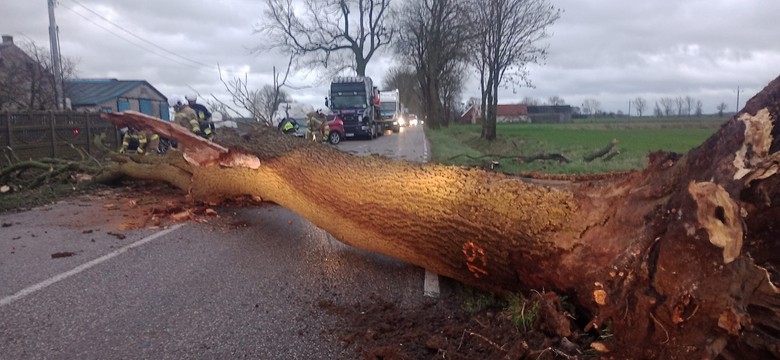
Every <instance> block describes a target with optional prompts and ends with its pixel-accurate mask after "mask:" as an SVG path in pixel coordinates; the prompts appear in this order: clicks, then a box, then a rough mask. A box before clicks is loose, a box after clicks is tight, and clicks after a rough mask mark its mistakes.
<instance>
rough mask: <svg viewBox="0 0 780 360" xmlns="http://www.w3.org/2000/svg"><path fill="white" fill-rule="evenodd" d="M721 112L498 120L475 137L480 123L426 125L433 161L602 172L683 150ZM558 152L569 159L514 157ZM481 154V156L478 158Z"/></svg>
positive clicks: (513, 169) (713, 126) (703, 135)
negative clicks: (606, 152)
mask: <svg viewBox="0 0 780 360" xmlns="http://www.w3.org/2000/svg"><path fill="white" fill-rule="evenodd" d="M726 120H727V118H714V117H702V118H694V119H689V118H677V119H675V118H672V119H663V118H662V119H654V118H647V119H641V120H630V119H625V120H613V119H593V120H590V119H589V120H586V121H576V122H573V123H569V124H498V126H497V128H496V131H497V133H498V137H497V139H496V140H495V141H485V140H482V139H480V138H479V136H480V132H481V125H451V126H450V127H449V128H446V129H440V130H431V129H427V130H426V135H427V136H428V140H429V141H430V143H431V156H432V160H433V161H434V162H438V163H442V164H450V165H461V166H484V165H485V164H487V163H489V162H490V161H491V160H498V161H499V162H500V168H499V171H502V172H507V173H523V172H534V171H538V172H545V173H557V174H583V173H604V172H612V171H627V170H633V169H641V168H643V167H644V166H645V163H646V156H647V154H648V153H649V152H653V151H659V150H662V151H671V152H678V153H685V152H687V151H688V150H690V149H692V148H694V147H696V146H698V145H700V144H701V143H702V142H703V141H704V140H705V139H707V138H708V137H709V136H711V135H712V134H713V133H714V132H715V131H716V130H717V129H718V128H719V127H720V125H721V124H722V123H723V122H724V121H726ZM613 139H616V140H618V142H619V143H618V144H617V145H615V146H614V148H613V149H612V151H613V152H615V151H618V152H619V153H618V154H616V155H615V156H613V157H612V158H611V159H609V160H605V158H606V157H604V158H599V159H596V160H593V161H591V162H585V161H584V160H583V157H584V156H586V155H589V154H592V153H593V152H595V151H597V150H599V149H601V148H603V147H605V146H607V145H608V144H609V143H610V142H611V141H612V140H613ZM539 154H561V155H563V156H565V157H566V158H568V159H569V160H571V162H570V163H560V162H557V161H552V160H537V161H533V162H528V163H518V162H517V161H514V158H515V157H518V156H532V155H539ZM480 157H482V158H480Z"/></svg>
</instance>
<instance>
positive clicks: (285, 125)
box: [280, 118, 298, 134]
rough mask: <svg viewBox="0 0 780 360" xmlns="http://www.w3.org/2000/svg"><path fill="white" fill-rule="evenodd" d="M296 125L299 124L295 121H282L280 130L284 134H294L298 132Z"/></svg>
mask: <svg viewBox="0 0 780 360" xmlns="http://www.w3.org/2000/svg"><path fill="white" fill-rule="evenodd" d="M296 125H298V123H296V122H295V120H293V119H289V118H288V119H284V120H282V123H281V127H280V130H281V131H282V133H283V134H293V133H295V132H296V130H297V129H296Z"/></svg>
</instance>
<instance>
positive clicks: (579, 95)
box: [0, 0, 780, 113]
mask: <svg viewBox="0 0 780 360" xmlns="http://www.w3.org/2000/svg"><path fill="white" fill-rule="evenodd" d="M399 1H400V0H394V2H399ZM551 2H552V4H553V5H555V6H556V7H559V8H561V9H562V10H563V11H564V12H563V14H562V16H561V18H560V19H559V20H558V22H556V24H555V25H554V26H553V27H551V28H550V33H551V35H552V36H551V37H550V38H549V39H548V40H547V42H548V44H549V52H550V53H549V56H548V58H547V60H546V61H545V63H544V64H543V65H540V66H537V65H534V66H531V67H529V70H530V80H531V81H532V83H533V85H534V87H533V88H527V87H522V88H516V87H515V88H513V87H509V88H508V89H504V90H501V96H500V103H512V102H518V101H519V100H520V99H522V98H523V97H525V96H531V97H534V98H538V99H541V100H546V99H547V98H548V97H550V96H554V95H555V96H559V97H562V98H563V99H564V100H565V101H566V103H568V104H571V105H574V106H579V105H581V104H582V101H583V100H584V99H595V100H598V101H599V102H600V103H601V105H602V109H603V110H605V111H615V112H617V111H623V112H624V113H625V112H627V111H628V102H629V100H631V99H633V98H636V97H637V96H641V97H644V98H646V99H647V100H648V102H649V104H651V106H649V107H651V108H652V104H654V102H655V101H656V100H658V99H659V98H661V97H678V96H683V97H684V96H692V97H694V98H696V99H699V100H701V101H702V102H703V104H704V112H705V113H712V112H715V111H716V110H715V107H716V106H717V105H718V104H719V103H721V102H725V103H726V104H727V105H728V109H729V111H731V110H734V109H735V107H736V102H737V88H738V87H739V88H740V89H741V90H742V91H743V92H741V93H740V107H741V106H743V105H744V102H745V100H746V99H748V98H749V97H751V96H752V95H754V94H755V93H756V92H758V91H759V90H761V89H762V88H763V87H764V86H765V85H766V84H767V83H768V82H769V81H771V80H772V79H774V78H775V77H777V76H778V75H780V40H779V39H778V35H780V21H777V19H776V17H777V14H780V1H777V0H685V1H671V0H644V1H624V0H599V1H595V0H591V1H582V0H551ZM263 4H264V1H260V0H254V1H250V0H209V1H200V0H188V1H181V0H134V1H118V0H116V1H109V0H60V1H58V5H57V7H56V9H55V14H56V21H57V24H58V25H59V30H60V47H61V51H62V55H63V57H67V58H71V59H75V60H77V61H78V67H77V70H78V75H79V77H80V78H117V79H122V80H147V81H149V82H150V83H151V84H152V85H153V86H155V87H156V88H157V89H158V90H160V91H161V92H162V93H163V94H165V95H166V96H171V95H183V94H185V93H187V92H191V91H190V90H189V89H190V87H192V88H194V89H196V90H197V91H198V92H199V93H200V94H201V95H204V96H208V95H210V94H214V95H216V96H219V97H221V98H223V99H225V100H227V96H226V92H225V89H224V86H223V85H222V84H221V82H220V80H219V75H218V72H217V64H219V65H220V66H221V68H222V69H223V76H224V77H226V78H234V77H237V76H239V77H243V76H247V77H248V79H249V83H250V86H252V87H255V88H260V87H262V86H263V85H264V84H270V83H271V80H272V78H271V72H272V67H273V66H274V65H276V66H277V68H284V67H285V66H286V58H285V57H284V55H282V54H276V53H273V52H270V51H263V52H261V53H253V52H252V51H250V49H252V48H255V47H257V46H259V45H262V44H263V41H264V39H263V36H262V35H259V34H254V33H253V28H254V26H255V25H256V24H258V23H262V22H263V21H264V19H263ZM106 19H107V20H108V21H106ZM109 21H110V22H109ZM117 25H118V26H119V27H117ZM48 26H49V22H48V12H47V1H46V0H34V1H33V0H3V1H0V34H6V35H12V36H13V37H14V39H15V41H16V42H17V43H19V42H22V41H25V40H33V41H35V42H36V43H38V44H39V45H44V46H47V47H48V44H49V42H48ZM173 54H176V55H178V56H175V55H173ZM180 56H181V57H180ZM393 62H394V59H393V56H392V54H389V53H386V54H382V55H381V57H379V58H375V59H372V62H371V63H369V65H368V71H367V72H368V75H370V76H371V77H373V78H374V82H375V83H379V84H381V83H382V78H383V76H384V72H385V71H386V70H387V68H388V66H390V65H391V64H392V63H393ZM312 78H313V75H312V74H311V73H309V74H306V73H300V74H298V75H296V76H295V78H293V79H292V81H290V82H291V83H292V84H293V85H294V86H296V87H302V88H301V89H298V90H288V91H289V92H290V93H291V94H292V95H293V98H294V99H295V100H297V101H299V102H307V103H310V104H312V105H314V106H315V107H320V106H321V104H322V103H323V99H324V97H325V96H326V95H327V86H326V84H319V85H317V84H314V83H313V82H312V80H311V79H312ZM475 79H476V77H474V76H472V79H471V80H470V82H469V84H471V86H469V87H467V88H466V89H465V94H464V101H465V100H466V99H468V97H469V96H477V94H478V85H477V83H476V82H475ZM632 112H633V111H632ZM646 113H647V111H646Z"/></svg>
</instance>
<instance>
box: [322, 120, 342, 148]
mask: <svg viewBox="0 0 780 360" xmlns="http://www.w3.org/2000/svg"><path fill="white" fill-rule="evenodd" d="M327 116H328V127H329V129H330V135H328V142H329V143H331V144H333V145H336V144H338V143H340V142H341V140H342V139H344V121H343V120H341V118H339V116H338V115H336V114H334V113H330V114H328V115H327ZM324 131H325V129H324V127H322V128H320V133H321V134H324Z"/></svg>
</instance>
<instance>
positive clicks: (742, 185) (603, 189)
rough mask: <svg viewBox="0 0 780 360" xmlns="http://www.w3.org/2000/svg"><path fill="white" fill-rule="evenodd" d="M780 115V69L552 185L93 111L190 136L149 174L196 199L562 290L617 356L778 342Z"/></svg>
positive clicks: (379, 248) (510, 281)
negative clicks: (619, 166) (718, 113)
mask: <svg viewBox="0 0 780 360" xmlns="http://www.w3.org/2000/svg"><path fill="white" fill-rule="evenodd" d="M779 114H780V80H775V81H773V82H772V83H770V84H769V86H768V87H767V88H766V89H764V91H762V92H761V93H759V94H758V95H757V96H756V97H754V98H753V99H751V100H750V101H749V102H748V103H747V105H746V108H745V109H744V110H743V111H742V112H740V113H739V114H737V115H736V116H735V117H734V118H732V119H731V120H730V121H728V122H727V123H725V124H724V125H723V126H722V127H721V129H720V130H719V131H718V132H717V133H716V134H715V135H713V136H712V137H711V138H710V139H708V140H707V141H706V142H705V143H704V144H702V145H701V146H700V147H698V148H696V149H693V150H692V151H690V152H689V153H688V154H686V155H677V154H668V153H655V154H651V155H650V156H649V163H648V166H647V168H646V169H644V170H643V171H637V172H631V173H626V174H619V175H613V176H610V177H603V178H595V177H591V178H583V179H576V178H575V179H571V180H573V181H570V182H557V183H555V185H554V186H543V185H539V184H530V183H527V182H524V181H522V180H521V179H519V178H512V177H508V176H505V175H503V174H496V173H491V172H485V171H482V170H477V169H464V168H459V167H451V166H441V165H419V164H412V163H408V162H402V161H393V160H389V159H386V158H382V157H355V156H352V155H349V154H346V153H342V152H339V151H337V150H335V149H333V148H330V147H327V146H322V145H319V144H311V143H308V142H304V141H298V140H296V139H293V138H291V137H285V136H279V135H277V134H276V133H275V132H273V131H272V130H269V129H258V130H256V131H253V132H251V133H249V134H245V135H243V136H240V135H238V134H231V133H223V134H220V141H221V143H222V144H223V145H225V146H224V147H221V146H214V145H213V144H207V143H206V142H205V141H203V140H201V139H198V138H197V137H195V138H193V137H189V136H186V135H185V134H183V133H186V132H187V130H186V129H183V128H176V126H175V125H170V124H168V123H165V124H160V123H162V121H161V120H158V119H154V118H149V117H146V116H144V115H142V114H138V113H120V114H103V116H104V117H105V118H107V119H109V120H111V121H113V122H115V123H125V124H134V125H136V126H141V127H144V128H147V129H151V130H157V129H158V128H160V129H161V130H165V131H168V133H166V135H168V136H171V137H174V138H177V139H178V138H179V136H184V138H185V139H189V140H188V141H190V142H188V143H187V153H186V154H185V155H184V156H183V157H181V159H186V160H187V161H182V160H181V159H180V160H179V161H172V160H171V161H170V164H171V165H170V166H173V167H175V168H178V169H180V172H178V173H176V172H174V173H171V174H165V175H158V177H157V179H159V180H163V181H168V182H171V183H174V184H176V186H178V187H180V188H182V189H185V190H187V191H188V192H190V193H191V194H192V195H193V196H194V197H195V198H198V199H203V200H207V201H219V200H220V199H224V198H228V197H232V196H237V195H246V194H249V195H255V196H259V197H261V198H262V199H264V200H266V201H272V202H275V203H278V204H280V205H282V206H285V207H287V208H289V209H291V210H293V211H295V212H297V213H298V214H300V215H301V216H303V217H305V218H307V219H308V220H310V221H311V222H313V223H314V224H316V225H317V226H319V227H321V228H323V229H325V230H327V231H328V232H330V233H331V234H332V235H334V236H335V237H336V238H338V239H339V240H341V241H343V242H345V243H347V244H350V245H352V246H356V247H360V248H364V249H367V250H371V251H375V252H378V253H382V254H386V255H389V256H393V257H395V258H398V259H401V260H404V261H407V262H409V263H412V264H416V265H419V266H421V267H424V268H426V269H429V270H431V271H434V272H437V273H439V274H441V275H444V276H448V277H451V278H454V279H457V280H459V281H462V282H464V283H467V284H470V285H473V286H477V287H480V288H482V289H486V290H491V291H499V292H509V291H520V290H527V289H545V290H553V291H556V292H559V293H561V294H566V295H570V299H571V300H572V301H573V302H574V303H575V304H576V305H577V306H578V308H579V309H580V311H581V312H582V314H581V316H584V317H586V318H587V319H588V320H589V324H588V327H590V328H603V327H605V326H609V327H610V329H611V331H612V332H613V333H614V335H615V336H613V337H611V338H609V339H607V341H605V342H604V343H605V345H606V346H608V347H609V349H610V350H611V351H612V353H618V354H623V355H624V356H629V357H634V358H644V357H655V358H702V357H705V358H706V357H715V356H717V355H718V354H723V355H728V354H737V353H738V354H740V357H741V358H751V357H752V358H760V357H766V356H777V354H778V339H777V336H778V331H777V324H778V304H779V303H780V300H778V290H777V288H776V287H775V286H774V284H773V282H772V280H771V277H772V276H776V275H777V274H776V273H774V271H776V270H775V269H777V267H776V266H777V260H778V257H780V255H778V254H780V249H778V242H777V240H776V239H777V238H778V236H780V234H778V229H779V227H778V226H777V225H776V224H777V222H778V219H780V206H778V204H780V196H779V195H780V194H778V192H780V186H778V185H779V184H778V182H780V176H778V175H777V170H778V167H779V166H780V152H778V150H780V139H778V137H777V134H778V133H780V130H778V129H779V128H778V125H777V120H776V119H777V118H778V115H779ZM200 149H205V150H204V153H197V152H198V151H199V150H200ZM159 166H161V165H160V164H138V163H123V164H117V165H116V168H115V171H118V172H120V173H125V174H128V175H133V176H136V177H142V178H143V177H145V176H143V175H140V173H139V172H138V171H137V170H136V168H137V167H149V168H150V169H152V170H149V171H147V172H146V173H147V174H148V173H150V172H153V170H154V169H159ZM185 179H186V180H187V181H184V180H185ZM379 219H382V220H381V221H379ZM388 224H392V225H388Z"/></svg>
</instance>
